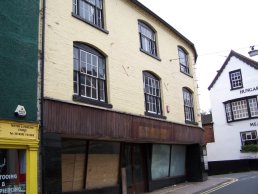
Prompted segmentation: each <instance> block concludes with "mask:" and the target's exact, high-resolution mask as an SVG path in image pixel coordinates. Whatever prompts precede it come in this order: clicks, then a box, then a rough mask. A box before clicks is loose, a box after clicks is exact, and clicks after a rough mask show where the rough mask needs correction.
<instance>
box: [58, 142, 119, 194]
mask: <svg viewBox="0 0 258 194" xmlns="http://www.w3.org/2000/svg"><path fill="white" fill-rule="evenodd" d="M119 153H120V144H119V143H112V142H100V141H90V142H88V141H84V140H63V141H62V192H72V191H80V190H85V189H87V190H90V189H95V188H103V187H108V186H115V185H117V183H118V172H119V171H118V168H119Z"/></svg>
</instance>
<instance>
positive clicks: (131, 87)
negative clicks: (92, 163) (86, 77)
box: [44, 0, 200, 123]
mask: <svg viewBox="0 0 258 194" xmlns="http://www.w3.org/2000/svg"><path fill="white" fill-rule="evenodd" d="M104 3H105V6H104V17H105V29H106V30H108V31H109V33H108V34H107V33H104V32H102V31H100V30H98V29H96V28H94V27H92V26H90V25H88V24H86V23H84V22H82V21H80V20H78V19H76V18H75V17H73V16H72V2H71V1H68V0H66V1H64V0H55V1H50V0H48V1H47V8H46V10H47V11H46V43H45V45H46V48H45V50H46V53H45V56H46V57H45V86H44V87H45V92H44V93H45V97H49V98H52V99H58V100H62V101H65V102H70V103H77V102H73V100H72V96H73V42H74V41H82V42H85V43H87V44H90V45H93V46H94V47H97V48H99V49H100V50H101V51H102V52H103V53H105V55H106V56H107V58H106V64H107V72H106V73H107V88H108V89H107V91H108V99H109V100H108V102H109V103H110V104H112V105H113V110H116V111H122V112H127V113H132V114H137V115H144V93H143V75H142V72H143V71H145V70H148V71H152V72H155V73H156V74H157V75H158V76H159V77H160V78H161V84H162V86H161V90H162V92H161V94H162V109H163V112H164V116H166V117H167V120H169V121H174V122H179V123H185V118H184V108H183V96H182V88H183V87H188V88H190V89H191V90H192V91H193V92H194V94H195V96H194V98H195V102H196V104H195V118H196V121H200V118H199V116H198V114H197V113H198V111H199V104H198V99H197V88H196V82H195V73H194V67H193V64H194V57H193V51H192V50H191V48H190V46H189V45H188V44H187V43H186V42H184V41H183V40H182V39H180V38H179V37H178V36H177V35H176V34H174V33H173V32H172V31H171V30H169V29H168V28H167V27H165V26H164V25H163V24H161V23H159V22H158V21H157V20H156V19H154V18H153V17H152V16H150V15H148V14H146V13H145V12H144V11H143V10H140V9H139V8H138V7H136V6H135V5H134V4H132V3H130V1H127V0H118V1H115V0H108V1H104ZM139 19H140V20H144V21H146V22H148V23H149V24H150V25H151V26H152V27H153V28H154V29H155V30H156V31H157V47H158V53H159V54H158V55H159V57H160V58H161V61H158V60H157V59H154V58H152V57H150V56H148V55H146V54H144V53H142V52H141V51H140V49H139V48H140V42H139V33H138V20H139ZM178 45H180V46H182V47H184V48H185V49H186V50H187V51H188V52H189V56H190V61H189V62H190V65H191V71H192V72H193V76H194V77H193V78H192V77H189V76H187V75H185V74H183V73H181V72H180V67H179V61H178V50H177V46H178ZM78 104H80V103H78ZM82 105H85V104H82ZM166 105H169V106H170V113H167V112H166V111H165V108H166Z"/></svg>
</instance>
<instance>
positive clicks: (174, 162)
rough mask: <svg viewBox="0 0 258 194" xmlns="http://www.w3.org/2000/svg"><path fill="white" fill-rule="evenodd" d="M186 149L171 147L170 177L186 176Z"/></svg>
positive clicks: (177, 146) (183, 147)
mask: <svg viewBox="0 0 258 194" xmlns="http://www.w3.org/2000/svg"><path fill="white" fill-rule="evenodd" d="M185 153H186V147H185V146H180V145H173V146H172V147H171V156H170V158H171V161H170V176H183V175H184V174H185Z"/></svg>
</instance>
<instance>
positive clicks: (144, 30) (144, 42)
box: [139, 22, 157, 57]
mask: <svg viewBox="0 0 258 194" xmlns="http://www.w3.org/2000/svg"><path fill="white" fill-rule="evenodd" d="M139 34H140V43H141V50H142V51H143V52H145V53H147V54H150V55H151V56H154V57H157V49H156V37H155V32H154V31H153V30H152V29H151V28H150V27H149V26H147V25H146V24H144V23H142V22H139Z"/></svg>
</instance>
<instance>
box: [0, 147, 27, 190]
mask: <svg viewBox="0 0 258 194" xmlns="http://www.w3.org/2000/svg"><path fill="white" fill-rule="evenodd" d="M0 175H1V184H0V191H1V193H20V194H25V193H26V150H23V149H0ZM27 178H28V177H27Z"/></svg>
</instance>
